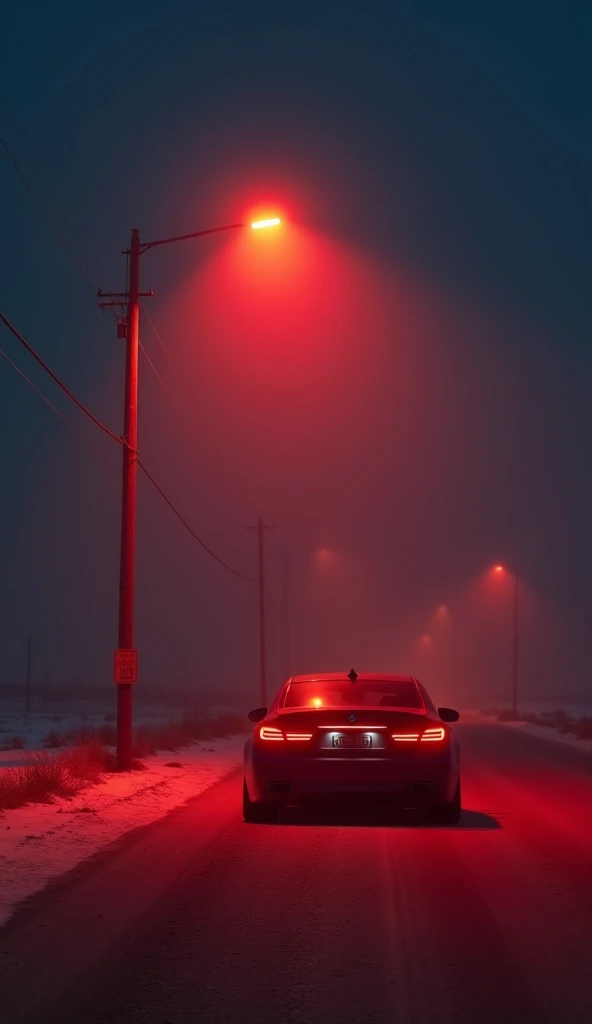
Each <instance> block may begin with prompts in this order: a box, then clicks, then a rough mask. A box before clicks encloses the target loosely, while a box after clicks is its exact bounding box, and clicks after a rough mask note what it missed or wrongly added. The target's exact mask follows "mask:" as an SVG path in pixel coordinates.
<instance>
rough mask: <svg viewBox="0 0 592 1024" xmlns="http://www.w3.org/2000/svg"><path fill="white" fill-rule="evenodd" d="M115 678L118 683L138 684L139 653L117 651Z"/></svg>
mask: <svg viewBox="0 0 592 1024" xmlns="http://www.w3.org/2000/svg"><path fill="white" fill-rule="evenodd" d="M113 678H114V680H115V682H116V683H137V681H138V652H137V651H115V667H114V673H113Z"/></svg>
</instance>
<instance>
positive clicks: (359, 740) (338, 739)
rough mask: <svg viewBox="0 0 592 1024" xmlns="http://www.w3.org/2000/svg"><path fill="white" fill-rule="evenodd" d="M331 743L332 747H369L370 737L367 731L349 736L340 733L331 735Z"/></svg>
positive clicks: (370, 743)
mask: <svg viewBox="0 0 592 1024" xmlns="http://www.w3.org/2000/svg"><path fill="white" fill-rule="evenodd" d="M332 743H333V746H334V747H371V746H372V737H371V736H369V735H368V734H367V733H362V734H361V735H360V734H359V733H358V734H357V735H355V734H354V735H350V736H347V735H343V734H342V735H337V736H333V738H332Z"/></svg>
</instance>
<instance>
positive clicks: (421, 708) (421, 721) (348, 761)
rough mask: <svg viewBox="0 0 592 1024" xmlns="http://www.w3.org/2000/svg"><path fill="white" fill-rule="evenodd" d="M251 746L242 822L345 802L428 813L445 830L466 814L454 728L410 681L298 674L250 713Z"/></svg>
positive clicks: (451, 715) (452, 718) (451, 717)
mask: <svg viewBox="0 0 592 1024" xmlns="http://www.w3.org/2000/svg"><path fill="white" fill-rule="evenodd" d="M249 718H250V720H251V721H252V722H255V723H256V725H255V729H254V730H253V734H252V735H251V736H250V737H249V739H248V740H247V743H246V745H245V774H244V783H243V814H244V819H245V821H249V822H264V821H273V820H274V819H275V818H276V817H277V812H278V810H279V808H281V807H288V806H294V805H300V804H304V803H307V802H309V801H311V800H319V799H321V800H327V801H332V800H333V801H335V800H337V798H340V797H341V798H343V797H345V799H346V800H348V801H350V802H351V801H353V800H354V799H356V798H360V797H361V798H362V799H370V798H380V797H381V798H383V799H386V800H387V801H389V802H391V803H392V804H393V805H397V806H399V807H403V808H412V807H413V808H422V809H424V810H425V812H426V814H427V816H428V818H429V819H430V820H431V821H432V822H434V823H438V824H456V823H457V822H458V820H459V817H460V811H461V790H460V754H459V747H458V743H457V742H456V740H455V738H454V736H453V735H452V730H451V729H450V727H449V725H448V723H449V722H456V721H457V720H458V712H457V711H453V710H452V709H451V708H438V709H436V708H435V707H434V705H433V703H432V701H431V699H430V697H429V694H428V693H427V691H426V689H425V687H424V686H422V684H421V683H420V682H419V681H418V680H417V679H415V678H414V677H413V676H396V675H393V676H391V675H378V674H372V673H360V674H359V675H358V673H357V672H355V671H354V670H353V669H352V671H351V672H350V673H349V674H345V673H343V674H340V673H328V674H321V675H302V676H293V677H292V678H291V679H289V680H288V682H287V683H285V684H284V686H282V688H281V690H280V691H279V693H278V694H277V696H276V697H275V699H274V700H273V702H272V704H271V707H270V708H269V709H267V708H258V709H257V710H256V711H251V713H250V715H249Z"/></svg>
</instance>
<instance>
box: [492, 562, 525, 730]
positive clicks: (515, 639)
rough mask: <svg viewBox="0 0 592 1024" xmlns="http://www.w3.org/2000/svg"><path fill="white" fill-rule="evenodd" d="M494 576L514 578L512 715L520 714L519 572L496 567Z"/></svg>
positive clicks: (500, 566) (493, 571)
mask: <svg viewBox="0 0 592 1024" xmlns="http://www.w3.org/2000/svg"><path fill="white" fill-rule="evenodd" d="M491 572H492V574H493V575H494V576H497V577H504V576H512V577H513V578H514V599H513V623H512V714H514V715H516V714H517V713H518V587H519V577H518V573H517V572H511V571H510V570H509V569H506V568H505V566H503V565H494V566H493V568H492V570H491Z"/></svg>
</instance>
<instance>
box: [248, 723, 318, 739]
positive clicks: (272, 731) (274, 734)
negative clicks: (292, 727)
mask: <svg viewBox="0 0 592 1024" xmlns="http://www.w3.org/2000/svg"><path fill="white" fill-rule="evenodd" d="M259 736H260V738H261V739H262V740H275V741H276V742H277V741H278V740H279V741H280V742H281V741H283V740H291V741H292V742H293V743H306V742H307V741H308V740H311V739H312V733H311V732H287V733H285V734H284V732H283V731H282V729H276V727H275V726H274V725H262V726H261V728H260V729H259Z"/></svg>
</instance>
